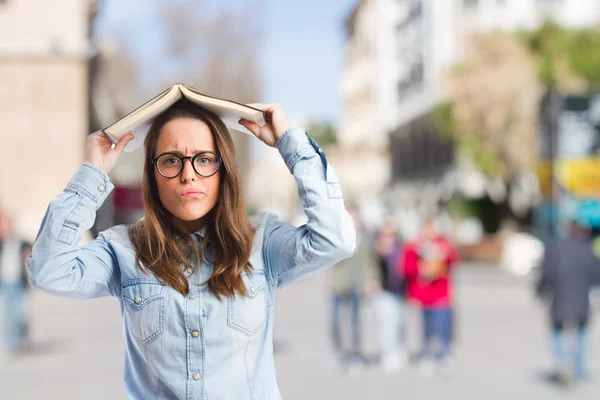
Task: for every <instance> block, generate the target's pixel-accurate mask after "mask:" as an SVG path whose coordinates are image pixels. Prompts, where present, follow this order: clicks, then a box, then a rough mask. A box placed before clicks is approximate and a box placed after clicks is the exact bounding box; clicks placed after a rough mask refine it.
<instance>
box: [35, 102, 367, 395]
mask: <svg viewBox="0 0 600 400" xmlns="http://www.w3.org/2000/svg"><path fill="white" fill-rule="evenodd" d="M253 106H254V107H255V108H259V109H260V110H262V111H263V112H264V113H265V119H266V121H267V123H266V124H265V125H264V126H262V127H261V126H258V125H256V124H254V123H252V122H250V121H247V120H240V121H239V122H240V124H241V125H243V126H244V127H246V128H247V129H249V130H250V132H252V133H253V134H254V135H255V136H256V137H257V138H258V139H259V140H261V141H262V142H263V143H264V144H265V145H268V146H271V147H276V148H277V149H278V151H279V153H280V154H281V156H282V158H283V161H285V163H286V165H287V167H288V168H289V170H290V172H291V174H292V175H293V176H294V178H295V179H296V181H297V182H298V193H299V195H300V198H301V201H302V203H303V208H304V212H305V213H306V215H307V217H308V222H307V223H306V224H305V225H303V226H300V227H295V226H293V225H290V224H287V223H284V222H282V221H281V220H280V219H279V218H278V217H277V216H276V215H274V214H260V215H256V216H254V217H249V216H248V215H247V214H246V211H245V209H246V208H245V204H244V197H243V195H242V193H243V188H242V180H241V171H240V168H239V165H238V163H237V161H236V157H235V148H234V145H233V139H232V136H231V133H230V132H229V131H228V130H227V128H226V126H225V124H224V123H223V121H222V120H221V119H220V118H219V117H218V116H217V115H216V114H214V113H212V112H210V111H208V110H206V109H204V108H202V107H199V106H197V105H195V104H193V103H191V102H188V101H179V102H177V103H175V104H174V105H173V106H171V107H170V108H168V109H167V110H166V111H165V112H163V113H161V114H160V115H159V116H157V117H156V118H154V119H153V120H152V124H151V127H150V130H149V132H148V134H147V136H146V139H145V141H144V146H145V149H144V150H145V153H144V154H145V155H144V172H143V187H144V211H145V215H144V218H143V219H141V220H140V221H138V222H136V223H135V224H133V225H131V226H123V225H120V226H115V227H113V228H110V229H109V230H107V231H105V232H102V233H100V234H99V235H98V237H97V238H96V239H95V240H92V241H90V242H87V243H85V244H84V245H80V240H81V237H82V234H83V232H85V231H86V230H87V229H89V228H90V227H91V226H92V224H93V222H94V218H95V216H96V210H97V209H98V208H99V207H100V206H101V204H102V202H103V201H104V200H105V199H106V197H107V196H108V194H109V193H110V191H111V190H112V188H113V184H112V183H111V181H110V178H109V176H108V175H107V174H108V173H109V172H110V171H111V170H112V168H113V167H114V166H115V164H116V162H117V160H118V159H119V157H120V155H121V152H122V150H123V149H124V148H125V146H126V145H127V143H128V142H129V141H131V140H132V139H133V135H131V134H128V135H125V136H124V137H122V138H121V139H120V140H119V141H118V142H117V143H116V145H115V144H113V143H111V141H110V140H109V139H108V138H107V137H106V136H105V135H104V134H103V133H102V132H96V133H93V134H92V135H90V136H89V138H88V140H87V146H86V162H85V163H84V164H83V165H81V166H80V168H79V169H78V170H77V172H75V175H74V176H73V178H72V179H71V181H70V182H69V184H68V185H67V186H66V188H65V189H64V191H63V192H62V193H61V194H59V195H58V196H57V197H56V198H55V199H54V200H53V201H52V202H51V203H50V205H49V207H48V211H47V213H46V216H45V217H44V220H43V221H42V225H41V227H40V231H39V233H38V236H37V239H36V241H35V243H34V245H33V253H32V255H31V256H30V257H29V258H28V260H27V266H28V269H29V272H30V281H31V283H32V285H33V286H35V287H37V288H39V289H41V290H45V291H47V292H50V293H53V294H56V295H60V296H64V297H69V298H74V299H84V298H94V297H102V296H115V297H116V298H117V299H119V302H120V307H121V312H122V317H123V322H124V324H123V325H124V335H125V375H124V377H125V389H126V392H127V395H128V397H129V398H135V399H148V398H161V399H165V398H169V399H172V398H173V399H174V398H178V399H183V398H188V399H192V398H194V399H196V398H210V399H212V400H221V399H223V400H225V399H236V400H244V399H277V398H280V397H281V396H280V394H279V389H278V385H277V381H276V373H275V362H274V359H273V325H274V315H275V314H274V311H275V293H276V292H277V290H278V289H280V288H283V287H284V286H287V285H290V284H292V283H294V282H297V281H298V280H300V279H302V278H305V277H307V276H309V275H311V274H313V273H315V272H317V271H319V270H322V269H324V268H326V267H329V266H331V265H333V264H335V263H337V262H339V261H341V260H342V259H344V258H346V257H349V256H350V255H351V254H352V252H353V251H354V247H355V244H356V239H355V231H354V226H353V223H352V219H351V217H350V215H348V213H347V212H346V209H345V208H344V202H343V198H342V193H341V190H340V188H339V183H338V179H337V177H336V174H335V170H334V168H333V167H332V166H331V165H330V164H329V163H328V162H327V158H326V156H325V154H324V153H323V151H322V150H321V149H320V148H319V146H318V145H317V143H316V142H315V141H314V140H312V139H311V138H310V137H309V136H308V135H307V133H306V132H305V131H304V130H303V129H299V128H291V127H290V125H289V122H288V120H287V117H286V116H285V113H284V111H283V109H282V107H281V106H280V105H278V104H271V105H263V104H253ZM304 295H306V296H311V295H312V294H310V293H306V292H305V293H304ZM302 300H303V299H302V298H300V299H298V301H302Z"/></svg>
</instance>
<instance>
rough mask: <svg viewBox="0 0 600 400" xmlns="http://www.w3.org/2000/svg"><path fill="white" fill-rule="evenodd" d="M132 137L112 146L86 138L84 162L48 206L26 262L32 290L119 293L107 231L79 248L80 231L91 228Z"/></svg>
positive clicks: (69, 294)
mask: <svg viewBox="0 0 600 400" xmlns="http://www.w3.org/2000/svg"><path fill="white" fill-rule="evenodd" d="M132 138H133V136H132V135H126V136H125V137H123V138H122V139H121V140H119V142H118V143H117V145H116V146H115V147H114V148H113V147H112V146H111V144H110V143H109V141H108V139H106V137H104V136H103V135H102V134H101V133H94V134H92V135H90V137H89V138H88V141H87V145H86V153H87V156H86V160H87V162H86V163H84V164H83V165H82V166H81V167H80V168H79V169H78V170H77V172H76V173H75V175H74V176H73V178H72V179H71V181H70V182H69V184H68V185H67V187H66V188H65V190H64V191H63V192H62V193H61V194H59V195H58V196H57V197H55V198H54V200H52V202H51V203H50V205H49V206H48V209H47V210H46V215H45V216H44V219H43V221H42V224H41V227H40V230H39V232H38V236H37V238H36V240H35V243H34V244H33V249H32V252H31V255H30V256H29V258H28V259H27V268H28V272H29V280H30V282H31V284H32V285H33V286H34V287H37V288H39V289H41V290H44V291H47V292H50V293H53V294H56V295H60V296H65V297H71V298H91V297H100V296H108V295H113V296H114V295H117V294H118V293H119V290H120V285H119V282H120V277H119V268H118V264H117V261H116V258H115V256H114V253H113V251H112V248H111V247H110V245H109V243H108V241H109V239H110V237H109V235H110V233H109V232H107V233H101V234H100V235H99V236H98V238H97V239H95V240H93V241H91V242H89V243H86V244H85V245H84V246H79V242H80V240H81V237H82V234H83V232H85V231H86V230H88V229H89V228H91V227H92V225H93V224H94V220H95V218H96V210H98V208H99V207H100V206H101V205H102V203H103V202H104V200H105V199H106V197H108V195H109V193H110V192H111V190H112V188H113V185H112V183H111V182H110V180H109V178H108V175H107V174H106V172H108V171H110V170H111V169H112V167H113V166H114V165H115V163H116V161H117V159H118V157H119V155H120V153H121V151H122V150H123V148H124V147H125V145H126V144H127V142H129V141H130V140H131V139H132ZM105 171H106V172H105Z"/></svg>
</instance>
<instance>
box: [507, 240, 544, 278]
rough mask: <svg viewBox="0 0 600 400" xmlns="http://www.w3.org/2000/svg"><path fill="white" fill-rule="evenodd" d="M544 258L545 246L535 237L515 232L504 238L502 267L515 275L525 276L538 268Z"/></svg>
mask: <svg viewBox="0 0 600 400" xmlns="http://www.w3.org/2000/svg"><path fill="white" fill-rule="evenodd" d="M543 257H544V244H543V243H542V241H541V240H539V239H538V238H536V237H535V236H533V235H531V234H528V233H523V232H515V233H511V234H508V235H507V236H506V237H505V238H504V243H503V249H502V254H501V256H500V267H501V268H502V269H504V270H506V271H508V272H510V273H512V274H514V275H517V276H525V275H527V274H529V273H531V272H532V271H533V270H534V269H536V268H538V267H539V266H540V265H541V263H542V259H543Z"/></svg>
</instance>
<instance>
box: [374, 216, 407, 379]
mask: <svg viewBox="0 0 600 400" xmlns="http://www.w3.org/2000/svg"><path fill="white" fill-rule="evenodd" d="M374 255H375V257H376V261H377V262H376V268H377V274H371V276H376V277H377V279H375V280H371V281H370V282H369V283H368V285H367V293H368V294H369V297H370V298H371V301H372V304H373V310H374V312H375V316H376V318H377V323H378V333H379V348H380V352H381V356H380V363H381V368H382V370H383V371H384V372H386V373H393V372H396V371H398V370H399V369H400V368H402V367H403V366H404V365H405V364H406V361H407V356H406V353H405V351H404V346H403V333H404V332H403V329H404V326H403V325H404V302H405V299H404V297H405V285H404V283H405V282H404V276H403V271H402V270H401V269H398V268H397V265H398V263H401V262H402V260H401V255H402V243H401V241H400V237H399V234H398V231H397V229H396V227H395V225H394V223H393V222H392V221H391V220H387V221H385V222H384V224H383V225H382V226H381V227H380V228H379V230H378V231H377V235H376V238H375V246H374Z"/></svg>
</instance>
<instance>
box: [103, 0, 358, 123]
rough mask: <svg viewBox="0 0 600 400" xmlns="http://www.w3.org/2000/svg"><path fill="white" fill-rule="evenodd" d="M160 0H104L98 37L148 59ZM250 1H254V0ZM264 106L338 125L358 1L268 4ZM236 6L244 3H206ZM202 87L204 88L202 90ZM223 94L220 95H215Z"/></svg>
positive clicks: (156, 34)
mask: <svg viewBox="0 0 600 400" xmlns="http://www.w3.org/2000/svg"><path fill="white" fill-rule="evenodd" d="M160 1H161V0H128V1H127V2H124V1H117V0H102V4H101V9H100V13H99V15H98V19H97V21H96V24H95V32H96V33H97V34H98V35H101V36H102V35H109V34H119V35H120V36H124V35H126V36H127V37H128V40H129V46H130V48H132V49H134V51H135V52H137V53H138V55H140V56H141V57H142V58H143V59H144V60H145V61H150V62H151V60H152V57H153V56H154V55H155V54H154V53H153V50H152V49H153V47H154V48H156V46H154V44H155V43H157V42H158V41H160V33H159V31H158V30H156V29H153V24H152V19H153V18H152V15H153V5H155V4H158V3H160ZM249 1H251V0H249ZM263 2H264V6H263V8H264V11H265V12H264V25H263V29H264V31H263V35H264V38H263V48H262V51H261V53H262V54H258V55H257V56H258V57H260V60H261V62H260V67H261V75H262V82H263V85H264V86H263V98H262V99H258V100H259V101H261V102H268V103H271V102H278V103H281V104H282V105H283V107H284V110H285V112H286V114H287V115H288V117H289V118H290V120H295V121H303V120H305V119H306V118H310V119H315V120H321V121H329V122H332V123H334V124H337V122H338V121H339V117H340V107H341V104H340V95H339V89H338V88H339V80H340V73H341V63H342V57H343V44H344V30H343V21H344V18H345V17H346V16H347V15H348V13H349V12H350V10H351V9H352V7H353V5H354V4H355V3H356V0H329V1H326V0H304V1H297V0H283V1H282V0H279V1H277V0H263ZM202 3H203V4H206V5H207V6H208V7H235V6H236V5H238V6H239V3H240V0H237V1H234V0H221V1H216V0H212V1H207V0H204V1H203V2H202ZM200 89H201V88H200ZM216 94H218V93H216Z"/></svg>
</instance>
